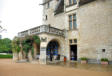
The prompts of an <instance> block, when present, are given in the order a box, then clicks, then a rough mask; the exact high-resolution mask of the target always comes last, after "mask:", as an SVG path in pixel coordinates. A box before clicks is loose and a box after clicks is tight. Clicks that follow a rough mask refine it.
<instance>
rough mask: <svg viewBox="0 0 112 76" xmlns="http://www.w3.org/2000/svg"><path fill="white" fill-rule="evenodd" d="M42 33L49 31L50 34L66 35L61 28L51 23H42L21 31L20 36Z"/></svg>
mask: <svg viewBox="0 0 112 76" xmlns="http://www.w3.org/2000/svg"><path fill="white" fill-rule="evenodd" d="M40 33H48V34H53V35H59V36H63V37H64V30H60V29H57V28H54V27H51V26H49V25H41V26H38V27H35V28H32V29H29V30H26V31H22V32H19V33H18V36H19V37H25V36H27V35H35V34H37V35H38V34H40Z"/></svg>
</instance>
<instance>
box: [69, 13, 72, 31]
mask: <svg viewBox="0 0 112 76" xmlns="http://www.w3.org/2000/svg"><path fill="white" fill-rule="evenodd" d="M69 27H70V29H72V15H70V16H69Z"/></svg>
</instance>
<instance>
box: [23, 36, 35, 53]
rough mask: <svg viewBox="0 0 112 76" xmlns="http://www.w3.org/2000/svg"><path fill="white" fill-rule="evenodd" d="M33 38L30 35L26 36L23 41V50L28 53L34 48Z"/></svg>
mask: <svg viewBox="0 0 112 76" xmlns="http://www.w3.org/2000/svg"><path fill="white" fill-rule="evenodd" d="M32 43H33V41H32V39H31V37H30V36H28V37H26V38H25V39H24V40H23V41H22V46H23V51H24V52H25V53H26V54H27V53H28V52H29V50H31V49H32Z"/></svg>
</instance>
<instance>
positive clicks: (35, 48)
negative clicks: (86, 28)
mask: <svg viewBox="0 0 112 76" xmlns="http://www.w3.org/2000/svg"><path fill="white" fill-rule="evenodd" d="M33 47H34V54H33V55H34V59H36V56H37V45H36V43H33Z"/></svg>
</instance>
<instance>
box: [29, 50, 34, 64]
mask: <svg viewBox="0 0 112 76" xmlns="http://www.w3.org/2000/svg"><path fill="white" fill-rule="evenodd" d="M32 59H33V58H32V54H31V50H30V51H29V53H28V60H29V62H31V61H32Z"/></svg>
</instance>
